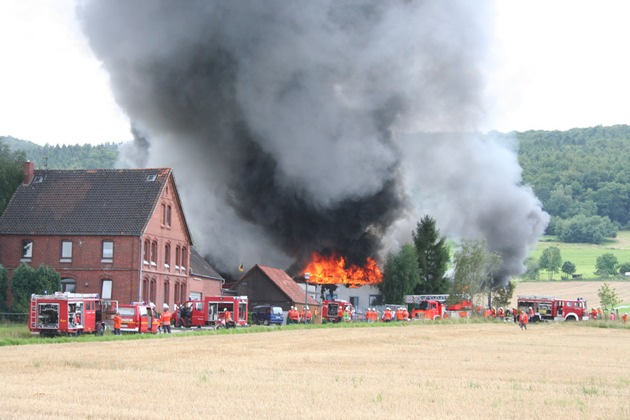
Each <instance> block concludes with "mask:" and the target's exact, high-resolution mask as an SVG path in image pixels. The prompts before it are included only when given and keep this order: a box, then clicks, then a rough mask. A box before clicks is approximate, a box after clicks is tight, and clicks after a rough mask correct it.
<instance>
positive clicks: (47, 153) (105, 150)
mask: <svg viewBox="0 0 630 420" xmlns="http://www.w3.org/2000/svg"><path fill="white" fill-rule="evenodd" d="M0 143H4V144H6V145H7V146H8V147H9V149H10V150H12V151H14V152H17V151H23V152H24V154H25V157H26V159H28V160H30V161H31V162H34V163H35V168H37V169H41V168H44V167H45V166H47V167H48V169H111V168H113V167H114V164H115V163H116V160H117V159H118V146H119V144H115V143H105V144H99V145H96V146H92V145H90V144H84V145H73V146H65V145H64V146H51V145H48V144H47V145H45V146H40V145H38V144H35V143H32V142H30V141H26V140H19V139H16V138H13V137H2V136H0Z"/></svg>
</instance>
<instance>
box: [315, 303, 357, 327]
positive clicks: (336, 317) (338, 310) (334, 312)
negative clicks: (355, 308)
mask: <svg viewBox="0 0 630 420" xmlns="http://www.w3.org/2000/svg"><path fill="white" fill-rule="evenodd" d="M346 308H349V309H350V312H352V304H351V303H350V302H348V301H346V300H325V301H324V302H323V305H322V319H325V320H326V321H327V322H341V321H343V313H344V312H345V310H346Z"/></svg>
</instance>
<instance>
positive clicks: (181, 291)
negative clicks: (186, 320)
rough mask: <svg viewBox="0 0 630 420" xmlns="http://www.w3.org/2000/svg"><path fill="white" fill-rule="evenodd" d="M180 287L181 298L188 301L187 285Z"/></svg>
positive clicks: (183, 284)
mask: <svg viewBox="0 0 630 420" xmlns="http://www.w3.org/2000/svg"><path fill="white" fill-rule="evenodd" d="M179 287H180V291H179V296H180V297H181V298H182V301H185V300H187V299H188V298H187V297H186V283H182V284H180V285H179Z"/></svg>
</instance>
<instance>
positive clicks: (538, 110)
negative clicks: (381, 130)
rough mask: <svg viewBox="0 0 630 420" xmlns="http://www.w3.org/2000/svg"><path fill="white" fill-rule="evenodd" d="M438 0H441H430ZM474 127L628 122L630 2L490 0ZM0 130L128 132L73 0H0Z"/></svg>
mask: <svg viewBox="0 0 630 420" xmlns="http://www.w3.org/2000/svg"><path fill="white" fill-rule="evenodd" d="M435 1H443V0H435ZM495 9H496V14H495V30H494V34H495V37H494V44H493V53H494V63H495V67H493V68H488V69H487V78H488V80H487V83H488V96H487V97H488V98H489V100H488V104H487V108H488V113H487V118H488V120H487V121H486V122H484V123H483V124H482V125H481V126H480V127H479V129H480V130H483V131H488V130H493V129H496V130H499V131H512V130H517V131H525V130H529V129H541V130H566V129H569V128H574V127H589V126H594V125H614V124H630V112H629V110H628V105H627V102H628V99H630V82H629V80H628V78H629V77H630V57H629V55H628V52H627V47H626V45H625V44H626V43H627V40H629V39H630V25H628V24H627V19H628V16H630V2H629V1H625V0H599V1H591V0H521V1H519V0H497V1H496V5H495ZM0 53H1V55H0V57H1V59H0V60H1V61H0V136H13V137H16V138H20V139H24V140H30V141H33V142H35V143H39V144H45V143H50V144H84V143H92V144H97V143H103V142H108V141H110V142H121V141H124V140H128V139H130V138H131V135H130V133H129V128H128V126H129V124H128V121H127V119H126V117H125V115H124V113H123V112H122V111H121V110H120V109H119V108H118V106H117V105H116V102H115V101H114V99H113V98H112V95H111V93H110V90H109V85H108V76H107V74H106V73H105V72H104V71H103V70H102V69H101V67H100V64H99V62H98V61H97V60H96V59H95V58H94V56H93V54H92V53H91V51H90V49H89V47H88V45H87V42H86V40H85V38H84V37H83V35H82V34H81V31H80V29H79V27H78V24H77V22H76V21H75V18H74V0H0Z"/></svg>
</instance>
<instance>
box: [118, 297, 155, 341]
mask: <svg viewBox="0 0 630 420" xmlns="http://www.w3.org/2000/svg"><path fill="white" fill-rule="evenodd" d="M118 312H119V313H120V317H121V318H122V323H121V326H120V331H122V332H133V333H153V334H156V333H157V332H158V328H159V326H160V317H159V316H158V315H157V312H156V311H155V308H154V307H152V306H149V305H145V304H144V302H131V304H129V305H118Z"/></svg>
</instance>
